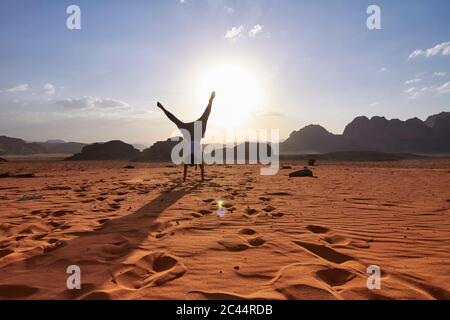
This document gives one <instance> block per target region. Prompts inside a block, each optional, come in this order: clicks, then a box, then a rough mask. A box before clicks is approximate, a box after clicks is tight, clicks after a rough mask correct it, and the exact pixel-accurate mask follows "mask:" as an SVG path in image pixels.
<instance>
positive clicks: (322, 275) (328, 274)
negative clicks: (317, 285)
mask: <svg viewBox="0 0 450 320" xmlns="http://www.w3.org/2000/svg"><path fill="white" fill-rule="evenodd" d="M316 275H317V277H318V278H319V279H321V280H322V281H323V282H325V283H326V284H328V285H329V286H331V287H336V286H342V285H344V284H346V283H347V282H349V281H351V280H353V279H354V278H356V275H355V274H354V273H351V272H349V271H347V270H344V269H340V268H326V269H322V270H319V271H317V272H316Z"/></svg>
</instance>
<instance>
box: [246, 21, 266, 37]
mask: <svg viewBox="0 0 450 320" xmlns="http://www.w3.org/2000/svg"><path fill="white" fill-rule="evenodd" d="M263 28H264V26H262V25H260V24H257V25H255V26H254V27H253V28H252V30H250V31H249V33H248V35H249V36H250V37H251V38H254V37H256V35H257V34H258V33H260V32H261V31H262V30H263Z"/></svg>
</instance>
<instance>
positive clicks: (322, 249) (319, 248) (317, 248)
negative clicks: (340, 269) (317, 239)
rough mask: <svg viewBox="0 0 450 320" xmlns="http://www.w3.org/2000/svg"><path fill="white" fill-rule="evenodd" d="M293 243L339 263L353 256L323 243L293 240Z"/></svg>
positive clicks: (322, 257)
mask: <svg viewBox="0 0 450 320" xmlns="http://www.w3.org/2000/svg"><path fill="white" fill-rule="evenodd" d="M294 243H295V244H296V245H298V246H300V247H302V248H304V249H305V250H306V251H308V252H310V253H312V254H313V255H315V256H317V257H319V258H321V259H323V260H326V261H329V262H333V263H337V264H341V263H344V262H347V261H350V260H354V258H353V257H351V256H348V255H346V254H343V253H339V252H337V251H336V250H333V249H331V248H328V247H326V246H324V245H318V244H314V243H309V242H302V241H294Z"/></svg>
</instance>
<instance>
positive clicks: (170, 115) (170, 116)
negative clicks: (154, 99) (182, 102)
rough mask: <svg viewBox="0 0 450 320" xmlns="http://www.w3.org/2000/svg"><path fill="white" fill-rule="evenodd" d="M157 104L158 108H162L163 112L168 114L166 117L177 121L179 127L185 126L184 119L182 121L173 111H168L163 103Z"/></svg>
mask: <svg viewBox="0 0 450 320" xmlns="http://www.w3.org/2000/svg"><path fill="white" fill-rule="evenodd" d="M157 106H158V108H160V109H161V110H162V111H163V112H164V114H165V115H166V117H167V118H169V120H170V121H172V122H173V123H175V125H176V126H177V127H178V128H181V127H182V126H183V124H184V123H183V122H182V121H180V120H179V119H178V118H177V117H175V116H174V115H173V114H172V113H170V112H169V111H167V110H166V109H165V108H164V107H163V105H162V104H161V103H159V102H158V103H157Z"/></svg>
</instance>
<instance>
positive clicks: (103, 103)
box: [56, 97, 130, 109]
mask: <svg viewBox="0 0 450 320" xmlns="http://www.w3.org/2000/svg"><path fill="white" fill-rule="evenodd" d="M56 103H57V104H59V105H61V106H63V107H66V108H70V109H93V108H101V109H118V108H129V107H130V105H129V104H128V103H126V102H123V101H120V100H117V99H111V98H107V99H100V98H95V97H82V98H77V99H64V100H58V101H56Z"/></svg>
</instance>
